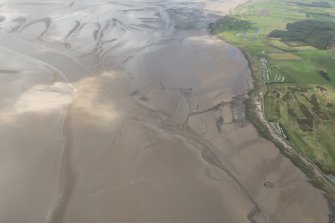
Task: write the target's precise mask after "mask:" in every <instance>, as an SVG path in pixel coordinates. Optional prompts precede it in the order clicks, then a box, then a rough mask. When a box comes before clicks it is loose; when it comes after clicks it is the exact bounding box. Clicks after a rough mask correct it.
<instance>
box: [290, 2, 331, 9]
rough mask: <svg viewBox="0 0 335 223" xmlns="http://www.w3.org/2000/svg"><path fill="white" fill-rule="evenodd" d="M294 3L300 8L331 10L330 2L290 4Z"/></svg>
mask: <svg viewBox="0 0 335 223" xmlns="http://www.w3.org/2000/svg"><path fill="white" fill-rule="evenodd" d="M289 3H294V4H296V5H298V6H305V7H316V8H331V5H330V4H329V3H328V2H312V3H305V2H289Z"/></svg>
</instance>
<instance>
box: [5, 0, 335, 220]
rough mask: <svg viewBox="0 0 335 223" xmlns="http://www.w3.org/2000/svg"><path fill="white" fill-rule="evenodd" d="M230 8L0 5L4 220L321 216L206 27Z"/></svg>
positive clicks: (242, 70) (236, 63) (245, 76)
mask: <svg viewBox="0 0 335 223" xmlns="http://www.w3.org/2000/svg"><path fill="white" fill-rule="evenodd" d="M237 3H238V2H224V1H186V0H185V1H181V0H170V1H161V0H152V1H140V0H128V1H107V0H105V1H84V0H81V1H72V2H71V1H60V0H53V1H42V0H40V1H28V0H25V1H24V0H21V1H19V0H10V1H1V7H0V15H1V18H2V19H0V21H1V22H0V59H1V60H0V93H1V94H0V95H1V96H0V101H1V103H0V122H1V125H0V138H1V141H0V154H1V155H0V178H1V185H0V196H1V198H2V199H1V200H0V222H13V223H14V222H15V223H18V222H25V223H30V222H31V223H36V222H47V223H60V222H64V223H76V222H78V223H79V222H80V223H85V222H87V223H91V222H99V223H100V222H139V223H141V222H143V223H148V222H183V223H185V222H193V223H196V222H199V223H200V222H211V223H212V222H213V223H214V222H238V223H240V222H259V223H261V222H274V223H277V222H295V223H296V222H303V223H308V222H313V223H314V222H329V219H328V214H329V213H331V210H329V208H328V205H327V200H326V199H325V198H324V196H323V194H322V193H321V192H320V191H318V190H317V189H315V188H313V187H312V186H311V185H310V184H309V183H308V182H307V179H306V177H305V176H304V175H303V174H302V173H301V172H300V171H299V170H298V169H297V168H296V167H294V166H293V164H292V163H291V162H290V161H288V160H287V159H286V158H284V157H283V156H282V155H281V154H280V153H279V151H278V149H277V148H275V147H274V146H273V145H272V144H271V143H270V142H267V141H265V140H263V139H261V138H260V137H259V136H258V135H257V133H256V130H255V129H254V128H253V127H252V126H251V125H250V123H249V122H248V121H247V120H246V118H245V114H244V101H245V99H246V93H247V92H248V91H249V90H250V88H251V87H252V81H251V78H250V74H249V69H248V66H247V61H246V60H245V58H244V57H243V55H242V54H241V52H240V51H239V50H238V49H237V48H236V47H234V46H231V45H229V44H226V43H224V42H222V41H220V40H217V39H215V38H214V37H211V36H209V35H208V33H207V24H208V23H209V22H211V21H214V20H215V19H217V18H220V17H221V16H222V14H223V11H222V10H225V12H227V11H228V9H229V8H231V7H232V6H233V5H236V4H237Z"/></svg>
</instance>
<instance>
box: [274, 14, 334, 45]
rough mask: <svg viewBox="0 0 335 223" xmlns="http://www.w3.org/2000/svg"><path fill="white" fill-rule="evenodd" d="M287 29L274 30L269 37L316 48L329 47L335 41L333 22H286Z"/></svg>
mask: <svg viewBox="0 0 335 223" xmlns="http://www.w3.org/2000/svg"><path fill="white" fill-rule="evenodd" d="M286 29H287V30H274V31H272V32H271V33H270V34H269V37H272V38H280V39H281V40H282V41H284V42H290V41H292V42H302V43H305V44H307V45H310V46H313V47H315V48H318V49H327V48H330V47H331V46H332V45H333V44H334V41H335V22H331V21H318V20H310V19H308V20H302V21H298V22H294V23H289V24H287V27H286Z"/></svg>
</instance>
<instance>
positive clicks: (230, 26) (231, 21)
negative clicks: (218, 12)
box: [209, 16, 253, 34]
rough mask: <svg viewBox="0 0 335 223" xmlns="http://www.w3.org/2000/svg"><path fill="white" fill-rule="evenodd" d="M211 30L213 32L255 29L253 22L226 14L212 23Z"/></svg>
mask: <svg viewBox="0 0 335 223" xmlns="http://www.w3.org/2000/svg"><path fill="white" fill-rule="evenodd" d="M209 28H210V30H211V32H212V33H213V34H218V33H221V32H229V31H243V32H245V31H248V30H251V29H253V26H252V23H251V22H249V21H247V20H241V19H238V18H235V17H232V16H226V17H224V18H223V19H220V20H219V21H217V22H214V23H211V24H210V27H209Z"/></svg>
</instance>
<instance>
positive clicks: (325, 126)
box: [265, 84, 335, 173]
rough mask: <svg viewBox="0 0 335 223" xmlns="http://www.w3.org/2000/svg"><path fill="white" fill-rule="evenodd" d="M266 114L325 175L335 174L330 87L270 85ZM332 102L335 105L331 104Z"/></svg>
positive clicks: (334, 114) (334, 110) (333, 110)
mask: <svg viewBox="0 0 335 223" xmlns="http://www.w3.org/2000/svg"><path fill="white" fill-rule="evenodd" d="M269 89H270V90H269V91H268V93H267V96H266V97H265V104H266V106H265V114H266V117H267V118H268V120H269V121H270V122H271V123H279V124H280V126H281V127H282V128H283V129H284V132H285V135H286V138H287V139H288V140H290V141H291V142H292V143H293V144H294V145H296V148H297V149H298V150H299V151H300V152H302V153H304V154H305V155H306V156H307V157H308V158H309V159H311V160H313V161H314V162H315V163H316V164H317V165H318V166H319V167H320V168H322V170H323V171H324V172H326V173H335V149H334V148H335V130H334V127H335V106H334V102H335V101H334V98H335V92H334V88H333V86H330V85H306V86H304V87H300V86H297V85H295V84H271V87H270V88H269ZM332 102H333V103H332Z"/></svg>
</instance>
